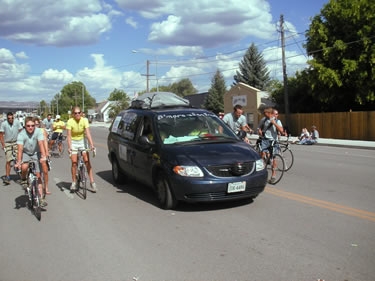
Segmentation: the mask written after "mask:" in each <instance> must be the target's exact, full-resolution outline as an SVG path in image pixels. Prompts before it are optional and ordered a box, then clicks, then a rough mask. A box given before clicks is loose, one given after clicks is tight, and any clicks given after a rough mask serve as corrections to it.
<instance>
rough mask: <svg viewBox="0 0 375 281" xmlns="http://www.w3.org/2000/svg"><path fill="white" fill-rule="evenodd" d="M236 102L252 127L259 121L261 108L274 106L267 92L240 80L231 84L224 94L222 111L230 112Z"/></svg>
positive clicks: (254, 127) (256, 125)
mask: <svg viewBox="0 0 375 281" xmlns="http://www.w3.org/2000/svg"><path fill="white" fill-rule="evenodd" d="M237 104H240V105H242V107H243V110H244V115H245V116H246V118H247V123H248V124H249V126H250V127H251V128H252V129H256V128H257V127H258V124H259V121H260V119H261V118H262V117H263V114H262V108H264V107H265V106H274V103H272V101H271V99H270V98H269V95H268V93H266V92H263V91H260V90H259V89H257V88H254V87H251V86H249V85H247V84H245V83H242V82H239V83H238V84H236V85H234V86H232V88H231V89H230V90H229V91H228V92H226V93H225V94H224V112H225V113H228V112H232V111H233V107H234V106H235V105H237Z"/></svg>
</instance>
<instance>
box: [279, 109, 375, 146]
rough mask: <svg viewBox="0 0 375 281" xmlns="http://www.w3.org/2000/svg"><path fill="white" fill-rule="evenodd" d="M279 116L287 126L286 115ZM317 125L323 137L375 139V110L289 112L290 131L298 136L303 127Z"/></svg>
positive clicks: (309, 127) (308, 127) (309, 128)
mask: <svg viewBox="0 0 375 281" xmlns="http://www.w3.org/2000/svg"><path fill="white" fill-rule="evenodd" d="M279 118H280V120H281V122H282V123H283V125H284V126H285V124H286V121H285V115H284V114H280V115H279ZM312 125H315V126H316V127H317V129H318V131H319V134H320V137H321V138H331V139H348V140H363V141H375V111H356V112H330V113H294V114H289V124H288V128H289V132H290V133H291V134H292V135H293V136H298V135H299V134H300V133H301V130H302V128H307V129H308V130H309V131H310V130H311V126H312Z"/></svg>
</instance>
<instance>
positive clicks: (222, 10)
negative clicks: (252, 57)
mask: <svg viewBox="0 0 375 281" xmlns="http://www.w3.org/2000/svg"><path fill="white" fill-rule="evenodd" d="M327 2H328V0H325V1H323V0H305V1H300V0H286V1H279V0H268V1H264V0H246V1H243V0H227V1H217V0H189V1H182V0H178V1H177V0H174V1H173V0H172V1H171V0H137V1H135V0H80V1H76V0H60V1H55V0H53V1H52V0H32V1H24V0H0V7H1V9H0V101H11V100H13V101H18V100H22V101H41V100H45V101H47V102H49V101H50V100H51V99H52V98H53V97H54V96H55V95H56V94H57V93H58V92H59V91H60V90H61V89H62V88H63V87H64V85H66V84H68V83H70V82H72V81H82V82H83V83H84V84H85V86H86V88H87V90H88V91H89V93H90V95H91V96H93V97H94V98H95V99H96V100H97V102H100V101H103V100H105V99H107V98H108V96H109V94H110V93H111V92H112V91H113V89H115V88H116V89H121V90H124V91H125V92H126V93H127V94H128V95H129V96H130V97H132V96H133V95H134V93H136V92H137V91H143V90H145V89H146V77H145V76H144V74H146V61H147V60H149V61H150V68H149V74H152V75H153V76H150V81H149V83H150V88H152V87H156V86H157V85H168V84H170V83H173V82H177V81H179V80H181V79H183V78H189V79H190V80H191V81H192V82H193V85H194V86H195V87H196V88H197V89H198V91H199V92H206V91H207V90H208V89H209V88H210V86H211V79H212V77H213V75H214V73H215V72H216V70H217V69H220V70H221V71H222V73H223V75H224V77H225V78H226V81H227V82H226V84H227V88H228V89H229V86H230V85H231V84H232V82H233V75H234V74H235V71H236V69H237V68H238V64H239V63H240V61H241V59H242V57H243V55H244V53H245V51H246V50H247V49H248V47H249V46H250V45H251V43H254V44H255V45H256V46H257V47H258V50H259V51H261V52H262V54H263V57H264V59H265V60H266V62H267V65H268V67H269V70H270V75H271V78H275V79H280V80H282V64H281V49H280V33H279V32H277V29H278V22H279V19H280V15H281V14H283V16H284V21H285V32H286V33H285V37H286V58H287V61H286V62H287V72H288V75H289V76H291V75H294V73H295V71H296V70H298V69H301V68H304V67H305V66H306V60H307V56H306V53H305V50H304V49H303V48H302V44H303V43H304V40H305V37H304V32H305V31H306V30H307V29H308V28H309V24H310V19H311V18H312V17H313V16H315V15H316V14H319V12H320V10H321V9H322V8H323V6H324V4H326V3H327Z"/></svg>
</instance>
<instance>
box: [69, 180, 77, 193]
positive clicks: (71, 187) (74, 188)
mask: <svg viewBox="0 0 375 281" xmlns="http://www.w3.org/2000/svg"><path fill="white" fill-rule="evenodd" d="M76 190H77V186H76V183H75V182H72V185H71V186H70V192H74V191H76Z"/></svg>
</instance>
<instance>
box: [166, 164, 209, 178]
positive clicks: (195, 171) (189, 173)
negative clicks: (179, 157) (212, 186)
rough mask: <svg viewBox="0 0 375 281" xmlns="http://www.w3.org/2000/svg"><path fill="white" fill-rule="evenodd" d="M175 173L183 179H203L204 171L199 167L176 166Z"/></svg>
mask: <svg viewBox="0 0 375 281" xmlns="http://www.w3.org/2000/svg"><path fill="white" fill-rule="evenodd" d="M173 172H175V173H176V174H177V175H180V176H183V177H203V172H202V170H201V169H200V168H199V167H197V166H175V167H174V168H173Z"/></svg>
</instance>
